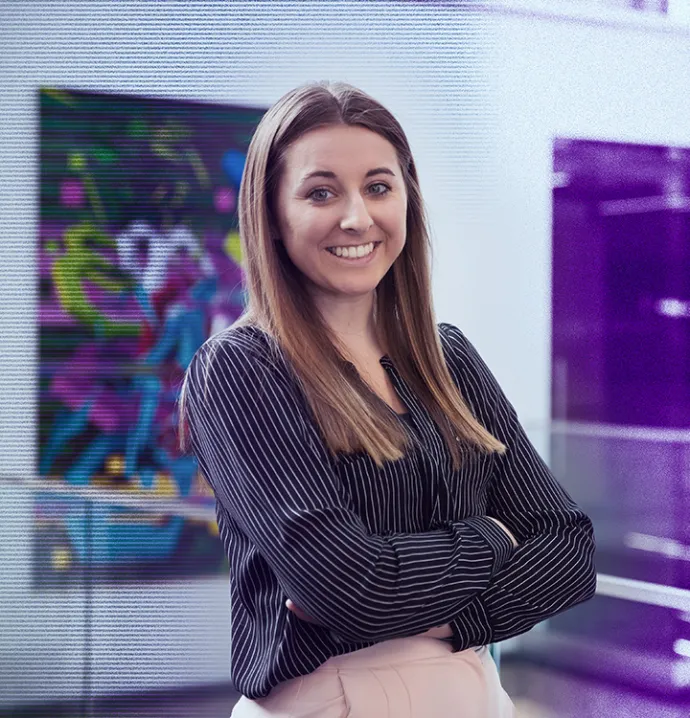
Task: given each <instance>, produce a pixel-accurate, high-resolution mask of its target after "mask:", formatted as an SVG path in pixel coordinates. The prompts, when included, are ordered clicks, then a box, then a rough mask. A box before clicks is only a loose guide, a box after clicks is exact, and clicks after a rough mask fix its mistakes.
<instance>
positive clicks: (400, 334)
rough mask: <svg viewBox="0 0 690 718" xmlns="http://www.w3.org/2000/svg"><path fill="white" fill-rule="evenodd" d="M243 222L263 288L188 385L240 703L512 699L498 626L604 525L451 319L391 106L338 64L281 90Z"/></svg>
mask: <svg viewBox="0 0 690 718" xmlns="http://www.w3.org/2000/svg"><path fill="white" fill-rule="evenodd" d="M240 233H241V241H242V250H243V255H244V258H245V271H246V280H247V290H248V305H247V310H246V312H245V314H244V315H243V316H242V317H241V319H240V320H239V321H238V322H236V323H235V324H234V325H233V326H232V327H230V328H229V329H227V330H225V331H223V332H220V333H219V334H217V335H216V336H214V337H212V338H211V339H209V340H208V341H207V342H206V343H205V345H204V346H203V347H202V348H201V349H200V350H199V351H198V352H197V354H196V355H195V358H194V360H193V361H192V363H191V365H190V367H189V369H188V371H187V374H186V377H185V382H184V387H183V392H182V399H181V407H180V408H181V415H182V422H181V423H182V428H183V443H184V445H185V446H189V445H191V447H192V449H193V451H194V453H195V454H196V456H197V458H198V460H199V466H200V470H201V471H202V473H203V475H204V476H205V477H206V479H207V480H208V481H209V483H210V484H211V486H212V488H213V490H214V493H215V496H216V498H217V515H218V526H219V529H220V537H221V539H222V541H223V543H224V545H225V547H226V550H227V552H228V557H229V563H230V607H231V612H232V621H231V626H232V627H231V647H232V656H231V664H232V667H231V677H232V680H233V682H234V685H235V686H236V688H237V689H238V690H239V691H240V692H241V693H242V694H243V697H242V698H241V699H240V701H239V702H238V703H237V705H236V706H235V709H234V711H233V714H232V715H233V717H234V718H245V717H249V716H314V717H316V716H318V717H319V718H329V717H331V716H344V715H350V716H353V717H356V718H369V717H371V718H385V717H386V716H390V717H391V718H416V717H420V718H421V717H423V718H437V717H438V718H441V717H443V718H450V717H451V716H458V717H463V718H470V717H471V718H480V717H481V718H499V717H503V716H512V715H513V705H512V703H511V701H510V699H509V697H508V696H507V694H506V693H505V691H504V690H503V688H502V687H501V685H500V681H499V677H498V673H497V671H496V666H495V664H494V662H493V660H492V658H491V655H490V653H489V651H488V649H487V645H488V644H490V643H492V642H497V641H502V640H504V639H506V638H510V637H511V636H515V635H517V634H520V633H523V632H525V631H527V630H529V629H530V628H532V627H533V626H534V625H535V624H537V623H539V622H540V621H543V620H544V619H546V618H548V617H549V616H553V615H554V614H556V613H558V612H560V611H563V610H564V609H567V608H569V607H571V606H573V605H575V604H577V603H580V602H582V601H584V600H586V599H588V598H590V597H591V596H592V595H593V593H594V590H595V584H596V573H595V569H594V565H593V553H594V537H593V531H592V525H591V522H590V520H589V519H588V518H587V516H585V515H584V514H583V513H582V511H581V510H580V509H579V508H578V507H577V506H576V504H575V503H574V502H573V501H572V499H571V498H570V497H569V496H568V494H567V493H566V492H565V491H564V490H563V488H562V487H561V486H560V485H559V484H558V483H557V482H556V480H555V478H554V477H553V475H552V474H551V472H550V471H549V469H548V468H547V466H546V465H545V463H544V462H543V461H542V459H541V458H540V457H539V455H538V454H537V452H536V450H535V449H534V447H533V446H532V444H531V443H530V442H529V440H528V438H527V436H526V434H525V432H524V430H523V428H522V427H521V425H520V423H519V421H518V417H517V415H516V413H515V410H514V408H513V407H512V405H511V404H510V403H509V401H508V400H507V398H506V396H505V395H504V393H503V391H502V390H501V388H500V387H499V385H498V384H497V382H496V380H495V378H494V377H493V375H492V373H491V372H490V370H489V369H488V368H487V366H486V364H485V363H484V362H483V361H482V359H481V357H480V356H479V354H478V353H477V352H476V350H475V349H474V347H473V346H472V344H471V343H470V342H469V341H468V339H467V338H466V337H465V336H464V334H463V333H462V332H461V331H460V330H459V329H458V328H457V327H455V326H452V325H450V324H438V325H437V324H436V321H435V318H434V311H433V308H432V295H431V284H430V272H429V266H430V264H429V240H428V234H427V225H426V219H425V213H424V209H423V204H422V197H421V194H420V188H419V183H418V179H417V171H416V168H415V164H414V161H413V158H412V154H411V152H410V147H409V145H408V142H407V139H406V137H405V133H404V132H403V130H402V128H401V127H400V125H399V124H398V122H397V121H396V119H395V118H394V117H393V116H392V115H391V113H390V112H388V111H387V110H386V109H385V108H384V107H382V106H381V105H380V104H379V103H378V102H376V101H375V100H374V99H372V98H371V97H369V96H368V95H366V94H365V93H363V92H361V91H359V90H357V89H355V88H353V87H351V86H348V85H345V84H342V83H337V84H329V83H318V84H312V85H308V86H303V87H300V88H297V89H295V90H293V91H291V92H289V93H287V94H286V95H285V96H284V97H283V98H281V99H280V100H279V101H278V102H277V103H276V104H275V105H274V106H273V107H272V108H271V109H270V110H269V111H268V112H267V114H266V115H265V116H264V118H263V119H262V121H261V123H260V124H259V127H258V128H257V130H256V133H255V135H254V137H253V140H252V142H251V145H250V148H249V152H248V156H247V163H246V167H245V171H244V177H243V180H242V187H241V191H240ZM185 442H187V443H185Z"/></svg>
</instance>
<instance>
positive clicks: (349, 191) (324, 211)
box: [276, 125, 407, 298]
mask: <svg viewBox="0 0 690 718" xmlns="http://www.w3.org/2000/svg"><path fill="white" fill-rule="evenodd" d="M276 214H277V221H278V225H279V226H278V230H279V233H280V239H281V240H282V241H283V244H284V245H285V249H286V251H287V254H288V256H289V257H290V259H291V260H292V261H293V263H294V264H295V266H296V267H297V268H298V269H299V270H300V271H301V272H302V274H303V275H304V276H305V277H306V278H307V280H308V282H309V288H310V290H311V291H312V293H314V294H316V295H317V296H318V295H323V294H326V295H329V296H331V297H333V296H348V297H350V298H354V297H356V296H362V295H366V294H369V293H371V292H373V290H374V289H375V288H376V286H377V285H378V283H379V282H380V281H381V279H382V278H383V277H384V275H385V274H386V272H387V271H388V270H389V269H390V267H391V265H392V264H393V262H394V261H395V260H396V259H397V257H398V256H399V255H400V253H401V252H402V249H403V247H404V246H405V236H406V217H407V193H406V189H405V183H404V180H403V177H402V170H401V168H400V165H399V163H398V158H397V154H396V152H395V149H394V148H393V145H391V143H390V142H388V140H386V139H385V138H383V137H381V135H378V134H376V133H375V132H372V131H371V130H367V129H365V128H363V127H353V126H349V125H331V126H328V127H322V128H319V129H316V130H312V131H310V132H308V133H307V134H305V135H303V136H302V137H300V138H299V139H298V140H296V141H295V142H293V143H292V144H291V145H290V147H289V148H288V150H287V152H286V156H285V165H284V171H283V173H282V176H281V177H280V181H279V183H278V193H277V206H276ZM338 255H340V256H338Z"/></svg>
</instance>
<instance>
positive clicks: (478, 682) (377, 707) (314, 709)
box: [231, 636, 517, 718]
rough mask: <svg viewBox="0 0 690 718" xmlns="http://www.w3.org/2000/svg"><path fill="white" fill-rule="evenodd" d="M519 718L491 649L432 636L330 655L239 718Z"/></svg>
mask: <svg viewBox="0 0 690 718" xmlns="http://www.w3.org/2000/svg"><path fill="white" fill-rule="evenodd" d="M345 716H349V717H350V718H514V717H515V716H517V714H516V713H515V708H514V706H513V703H512V701H511V700H510V698H509V697H508V694H507V693H506V692H505V690H504V689H503V687H502V686H501V681H500V678H499V675H498V671H497V670H496V664H495V663H494V660H493V658H492V657H491V654H490V653H489V649H488V648H486V647H484V648H481V649H477V650H475V649H468V650H466V651H460V652H458V653H453V652H452V647H451V646H450V644H449V643H447V642H446V641H441V640H439V639H437V638H432V637H429V636H412V637H410V638H395V639H392V640H390V641H383V642H382V643H377V644H376V645H374V646H370V647H369V648H363V649H362V650H360V651H354V652H353V653H347V654H345V655H342V656H336V657H334V658H331V659H329V660H328V661H326V662H325V663H324V664H322V665H321V666H319V667H318V668H317V669H316V670H315V671H314V672H313V673H310V674H309V675H306V676H300V677H298V678H293V679H292V680H289V681H286V682H284V683H280V684H279V685H277V686H276V687H275V688H274V689H273V690H272V691H271V693H270V694H269V695H268V696H266V697H265V698H260V699H257V700H250V699H248V698H246V697H244V696H243V697H242V698H240V700H239V701H238V703H237V704H236V705H235V708H234V710H233V712H232V716H231V718H269V717H270V718H341V717H342V718H344V717H345Z"/></svg>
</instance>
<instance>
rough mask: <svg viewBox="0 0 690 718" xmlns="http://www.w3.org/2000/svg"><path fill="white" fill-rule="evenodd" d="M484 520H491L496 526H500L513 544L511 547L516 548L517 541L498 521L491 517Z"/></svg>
mask: <svg viewBox="0 0 690 718" xmlns="http://www.w3.org/2000/svg"><path fill="white" fill-rule="evenodd" d="M486 518H487V519H491V520H492V521H493V522H494V523H495V524H498V526H500V527H501V528H502V529H503V530H504V531H505V532H506V533H507V534H508V536H509V538H510V540H511V541H512V542H513V546H514V547H515V548H517V546H518V542H517V539H516V538H515V536H513V534H512V533H511V532H510V531H509V530H508V529H507V528H506V527H505V526H504V525H503V524H502V523H501V522H500V521H499V520H498V519H495V518H494V517H493V516H487V517H486Z"/></svg>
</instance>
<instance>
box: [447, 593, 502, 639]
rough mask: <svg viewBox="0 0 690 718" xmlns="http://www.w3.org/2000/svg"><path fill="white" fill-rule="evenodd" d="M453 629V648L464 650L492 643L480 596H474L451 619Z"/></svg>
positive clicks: (487, 616)
mask: <svg viewBox="0 0 690 718" xmlns="http://www.w3.org/2000/svg"><path fill="white" fill-rule="evenodd" d="M450 625H451V628H452V629H453V648H454V649H455V651H464V650H466V649H467V648H474V647H476V646H488V645H489V644H490V643H493V637H492V633H493V632H492V630H491V622H490V621H489V615H488V613H487V612H486V607H485V606H484V602H483V601H482V599H481V597H480V596H475V598H473V599H472V600H471V601H470V603H468V604H467V606H465V608H463V609H462V611H461V612H460V615H459V616H458V617H457V618H455V619H453V620H452V621H451V624H450Z"/></svg>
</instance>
